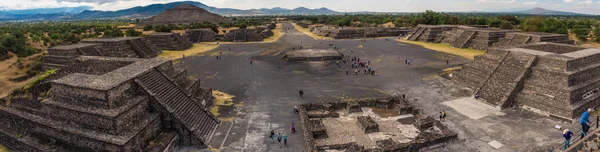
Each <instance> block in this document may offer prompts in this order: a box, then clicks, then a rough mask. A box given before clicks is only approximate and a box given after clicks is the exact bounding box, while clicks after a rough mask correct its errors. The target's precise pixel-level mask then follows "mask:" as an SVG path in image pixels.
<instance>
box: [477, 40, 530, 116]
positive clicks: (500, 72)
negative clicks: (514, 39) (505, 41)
mask: <svg viewBox="0 0 600 152" xmlns="http://www.w3.org/2000/svg"><path fill="white" fill-rule="evenodd" d="M535 59H536V57H535V55H529V54H525V53H517V52H509V54H508V55H507V56H506V58H505V59H504V60H503V61H502V62H501V63H500V64H499V65H498V68H497V69H496V70H495V71H494V72H493V73H492V74H491V76H490V77H489V79H488V80H487V82H486V83H485V84H484V85H483V86H482V87H481V90H480V91H479V94H480V96H481V97H482V98H484V99H486V101H487V102H488V103H490V104H493V105H496V106H500V107H506V106H508V105H509V104H508V103H507V101H512V100H513V99H514V97H515V95H516V92H518V91H520V90H521V89H522V83H523V80H524V78H525V77H526V75H527V74H528V73H529V72H528V71H529V68H530V67H531V65H532V64H533V63H534V61H535ZM519 84H521V85H520V86H521V87H518V86H519Z"/></svg>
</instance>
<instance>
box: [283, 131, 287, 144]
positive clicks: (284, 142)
mask: <svg viewBox="0 0 600 152" xmlns="http://www.w3.org/2000/svg"><path fill="white" fill-rule="evenodd" d="M283 144H284V145H285V146H287V134H286V133H284V134H283Z"/></svg>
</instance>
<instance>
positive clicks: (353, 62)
mask: <svg viewBox="0 0 600 152" xmlns="http://www.w3.org/2000/svg"><path fill="white" fill-rule="evenodd" d="M343 62H344V63H346V60H343ZM336 63H338V67H339V62H338V61H336ZM370 64H371V60H367V61H365V60H363V62H360V58H357V57H353V58H352V59H350V62H349V63H347V64H346V68H347V67H350V68H352V69H354V74H355V75H358V72H360V68H362V70H363V73H364V74H371V75H375V70H373V69H371V67H369V65H370ZM346 75H348V69H346Z"/></svg>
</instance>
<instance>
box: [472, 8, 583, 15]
mask: <svg viewBox="0 0 600 152" xmlns="http://www.w3.org/2000/svg"><path fill="white" fill-rule="evenodd" d="M471 13H492V14H527V15H564V16H587V15H589V14H581V13H573V12H564V11H556V10H549V9H544V8H541V7H536V8H512V9H499V10H483V12H478V11H475V12H471Z"/></svg>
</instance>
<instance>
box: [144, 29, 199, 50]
mask: <svg viewBox="0 0 600 152" xmlns="http://www.w3.org/2000/svg"><path fill="white" fill-rule="evenodd" d="M146 39H148V40H149V41H150V42H152V43H153V44H154V45H156V47H158V48H159V49H162V50H176V51H181V50H186V49H189V48H191V47H192V43H191V42H190V41H188V40H186V39H184V38H183V37H181V35H179V34H177V33H152V34H150V35H148V36H146Z"/></svg>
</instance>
